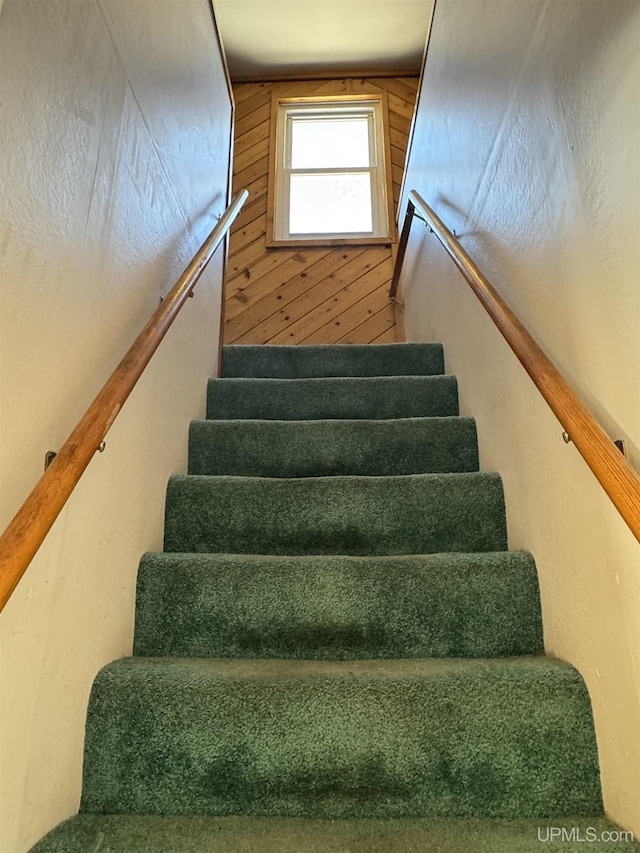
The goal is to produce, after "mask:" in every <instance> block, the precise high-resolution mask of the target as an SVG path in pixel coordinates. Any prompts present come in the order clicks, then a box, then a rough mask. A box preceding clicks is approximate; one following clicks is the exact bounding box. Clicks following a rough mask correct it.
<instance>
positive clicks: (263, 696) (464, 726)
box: [33, 344, 637, 853]
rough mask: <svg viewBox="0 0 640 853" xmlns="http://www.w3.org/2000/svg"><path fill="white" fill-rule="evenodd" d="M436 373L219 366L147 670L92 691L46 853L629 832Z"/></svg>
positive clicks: (346, 362) (422, 351) (528, 565)
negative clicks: (77, 769) (609, 812)
mask: <svg viewBox="0 0 640 853" xmlns="http://www.w3.org/2000/svg"><path fill="white" fill-rule="evenodd" d="M443 369H444V368H443V354H442V349H441V347H440V346H439V345H437V344H388V345H380V346H376V345H372V346H346V345H344V346H327V347H305V346H300V347H275V346H273V347H264V346H228V347H226V348H225V351H224V378H223V379H213V380H210V383H209V389H208V410H207V417H208V419H207V420H206V421H196V422H194V423H193V424H192V426H191V430H190V436H189V474H188V475H187V476H178V477H173V478H172V479H171V480H170V482H169V486H168V491H167V503H166V526H165V551H164V552H163V553H161V554H147V555H145V556H144V557H143V559H142V562H141V565H140V571H139V579H138V596H137V610H136V629H135V646H134V657H132V658H128V659H122V660H118V661H115V662H114V663H112V664H109V665H108V666H106V667H105V668H104V669H103V670H102V671H101V672H100V673H99V674H98V676H97V678H96V680H95V683H94V686H93V690H92V693H91V699H90V703H89V710H88V717H87V731H86V746H85V762H84V784H83V794H82V804H81V810H80V814H79V815H78V816H77V817H75V818H72V819H71V820H70V821H67V822H66V823H64V824H62V825H61V826H60V827H58V828H57V829H55V830H54V831H53V832H51V833H50V834H49V835H48V836H47V837H46V838H45V839H43V840H42V841H41V842H40V843H39V844H38V845H36V847H35V848H34V849H33V851H34V853H36V851H37V853H62V851H64V853H67V852H68V851H81V853H84V851H87V853H89V851H101V853H106V851H110V853H151V851H153V852H154V853H182V851H184V853H191V852H192V851H193V853H195V852H196V851H198V853H202V852H203V851H213V853H223V851H224V853H248V851H256V853H257V851H260V853H346V851H349V853H401V851H402V853H407V851H420V853H436V851H441V853H467V851H469V853H475V852H476V851H477V853H479V852H480V851H483V853H484V852H485V851H486V853H499V851H505V853H507V851H508V853H513V851H540V849H542V848H541V846H540V841H541V840H544V833H545V832H547V828H548V827H549V826H553V827H562V826H564V827H566V828H567V832H569V831H572V832H574V831H575V828H576V827H578V828H579V829H580V831H583V832H584V831H585V828H586V827H595V828H596V829H597V831H598V832H599V831H600V830H601V829H603V828H607V827H612V826H613V825H612V824H609V823H608V822H607V821H605V820H604V818H603V817H602V816H601V815H602V803H601V796H600V783H599V774H598V761H597V752H596V744H595V738H594V732H593V724H592V719H591V709H590V703H589V697H588V694H587V691H586V689H585V687H584V684H583V682H582V680H581V678H580V676H579V675H578V673H577V672H576V671H575V670H574V669H573V668H572V667H570V666H569V665H567V664H565V663H563V662H561V661H557V660H552V659H550V658H547V657H544V654H543V639H542V626H541V614H540V603H539V595H538V587H537V578H536V570H535V565H534V562H533V559H532V557H531V556H530V555H529V554H526V553H522V552H510V551H508V550H507V533H506V522H505V511H504V500H503V494H502V484H501V481H500V478H499V476H497V475H496V474H492V473H482V472H479V471H478V451H477V441H476V435H475V425H474V422H473V420H472V419H470V418H463V417H459V416H458V402H457V386H456V380H455V378H454V377H453V376H446V375H444V373H443ZM538 828H540V829H538ZM539 832H542V838H540V837H539V836H538V833H539ZM547 840H548V839H547ZM574 842H575V843H574ZM545 849H550V850H562V851H570V850H571V851H572V850H576V851H577V850H580V849H584V846H583V845H582V844H580V843H579V841H578V840H576V838H575V837H574V838H573V840H572V841H565V842H563V843H562V845H559V844H558V845H555V844H549V843H547V845H546V847H545ZM589 849H590V850H598V849H601V850H605V849H606V850H607V851H609V853H612V851H617V850H631V849H637V848H635V846H634V845H632V844H627V843H620V844H615V843H607V844H603V845H599V844H597V843H596V844H595V845H594V844H591V845H590V846H589Z"/></svg>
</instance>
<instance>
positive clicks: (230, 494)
mask: <svg viewBox="0 0 640 853" xmlns="http://www.w3.org/2000/svg"><path fill="white" fill-rule="evenodd" d="M164 549H165V551H174V552H175V551H177V552H183V553H185V552H189V553H197V552H213V553H230V554H353V555H364V556H366V555H380V556H382V555H385V554H389V555H391V554H428V553H439V552H443V551H461V552H472V551H505V550H506V549H507V535H506V520H505V514H504V497H503V492H502V481H501V479H500V477H499V476H498V475H497V474H486V473H469V474H412V475H406V476H400V477H311V478H300V479H265V478H262V477H207V476H178V477H172V478H171V479H170V480H169V485H168V488H167V501H166V515H165V540H164Z"/></svg>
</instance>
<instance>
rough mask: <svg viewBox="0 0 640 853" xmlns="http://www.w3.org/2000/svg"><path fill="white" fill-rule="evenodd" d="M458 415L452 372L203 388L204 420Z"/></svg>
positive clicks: (225, 382) (236, 382)
mask: <svg viewBox="0 0 640 853" xmlns="http://www.w3.org/2000/svg"><path fill="white" fill-rule="evenodd" d="M457 414H458V385H457V382H456V378H455V376H357V377H331V378H316V379H210V380H209V383H208V387H207V418H215V419H222V420H227V419H234V418H250V419H252V420H296V421H306V420H322V419H324V418H357V419H361V418H362V419H366V420H374V419H380V418H387V419H388V418H422V417H443V416H449V415H457Z"/></svg>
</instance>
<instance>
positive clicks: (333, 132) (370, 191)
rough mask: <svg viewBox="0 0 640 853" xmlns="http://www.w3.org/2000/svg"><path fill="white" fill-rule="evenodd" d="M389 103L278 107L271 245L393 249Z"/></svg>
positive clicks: (317, 101) (338, 101) (350, 99)
mask: <svg viewBox="0 0 640 853" xmlns="http://www.w3.org/2000/svg"><path fill="white" fill-rule="evenodd" d="M383 106H384V105H383V96H379V97H378V96H371V95H365V96H359V95H356V96H353V95H348V96H342V97H332V98H304V99H288V98H284V99H282V98H280V99H275V100H274V105H273V114H272V122H273V123H274V125H275V140H274V142H275V144H274V143H273V142H272V151H271V181H270V194H271V198H270V203H269V210H270V231H271V233H270V238H271V239H270V242H269V244H270V245H272V246H273V245H282V244H285V245H300V244H323V243H324V244H330V245H332V244H335V243H354V242H355V243H389V242H391V237H390V222H391V219H392V218H391V217H390V216H389V200H390V195H391V194H390V192H389V189H388V184H387V170H386V168H385V166H386V159H387V158H386V149H385V142H384V126H383Z"/></svg>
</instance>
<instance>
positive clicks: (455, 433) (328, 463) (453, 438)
mask: <svg viewBox="0 0 640 853" xmlns="http://www.w3.org/2000/svg"><path fill="white" fill-rule="evenodd" d="M477 470H478V442H477V438H476V427H475V422H474V421H473V419H472V418H460V417H443V418H402V419H398V420H324V421H312V420H309V421H291V420H289V421H269V420H261V421H260V420H244V421H242V420H241V421H238V420H226V421H223V420H219V421H214V420H210V421H193V422H192V424H191V428H190V430H189V473H190V474H235V475H237V476H241V477H323V476H333V475H336V474H347V475H354V474H361V475H362V474H364V475H378V476H384V475H390V474H438V473H445V472H449V473H455V472H463V471H477Z"/></svg>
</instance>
